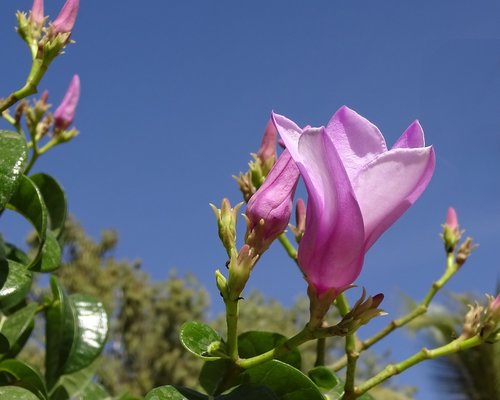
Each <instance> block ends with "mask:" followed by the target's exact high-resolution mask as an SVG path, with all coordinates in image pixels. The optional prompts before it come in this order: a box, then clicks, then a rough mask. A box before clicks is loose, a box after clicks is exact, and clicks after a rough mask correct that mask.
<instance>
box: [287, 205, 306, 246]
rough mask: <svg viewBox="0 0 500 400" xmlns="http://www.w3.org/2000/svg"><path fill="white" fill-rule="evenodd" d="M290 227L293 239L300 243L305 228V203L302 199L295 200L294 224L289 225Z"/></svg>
mask: <svg viewBox="0 0 500 400" xmlns="http://www.w3.org/2000/svg"><path fill="white" fill-rule="evenodd" d="M290 228H291V230H292V232H293V234H294V235H295V240H296V241H297V243H300V239H302V236H304V231H305V229H306V204H305V203H304V200H302V199H298V200H297V204H296V205H295V226H290Z"/></svg>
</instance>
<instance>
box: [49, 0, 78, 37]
mask: <svg viewBox="0 0 500 400" xmlns="http://www.w3.org/2000/svg"><path fill="white" fill-rule="evenodd" d="M79 4H80V0H67V1H66V3H65V4H64V6H63V8H62V9H61V12H60V13H59V15H58V16H57V18H56V19H55V21H54V22H53V23H52V27H53V28H54V32H55V33H66V32H71V30H72V29H73V26H75V21H76V15H77V14H78V6H79Z"/></svg>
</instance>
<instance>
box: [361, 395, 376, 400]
mask: <svg viewBox="0 0 500 400" xmlns="http://www.w3.org/2000/svg"><path fill="white" fill-rule="evenodd" d="M358 400H375V399H374V398H373V396H372V395H371V394H369V393H365V394H363V395H362V396H360V397H358Z"/></svg>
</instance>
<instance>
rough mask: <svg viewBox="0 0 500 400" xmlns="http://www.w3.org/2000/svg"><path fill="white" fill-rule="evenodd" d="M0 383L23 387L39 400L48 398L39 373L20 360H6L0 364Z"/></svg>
mask: <svg viewBox="0 0 500 400" xmlns="http://www.w3.org/2000/svg"><path fill="white" fill-rule="evenodd" d="M0 383H1V384H2V385H16V386H20V387H23V388H25V389H27V390H29V391H30V392H32V393H33V394H35V395H37V396H38V398H39V399H47V398H48V397H47V389H46V388H45V384H44V382H43V379H42V377H41V376H40V374H39V373H38V371H37V370H35V369H34V368H33V367H31V366H29V365H28V364H25V363H23V362H21V361H18V360H13V359H11V360H4V361H2V362H1V363H0Z"/></svg>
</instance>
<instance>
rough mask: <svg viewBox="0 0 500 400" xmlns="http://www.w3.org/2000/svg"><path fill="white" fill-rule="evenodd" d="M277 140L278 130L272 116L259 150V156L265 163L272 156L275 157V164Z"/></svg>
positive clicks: (274, 159)
mask: <svg viewBox="0 0 500 400" xmlns="http://www.w3.org/2000/svg"><path fill="white" fill-rule="evenodd" d="M277 140H278V132H277V131H276V127H275V126H274V123H273V120H272V119H271V118H270V119H269V121H268V123H267V126H266V130H265V132H264V136H263V137H262V143H261V144H260V148H259V151H258V152H257V156H258V157H259V158H260V160H261V161H262V163H263V164H266V162H267V161H268V160H269V159H271V158H272V159H273V161H272V163H273V164H274V161H276V158H277V157H276V142H277Z"/></svg>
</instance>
